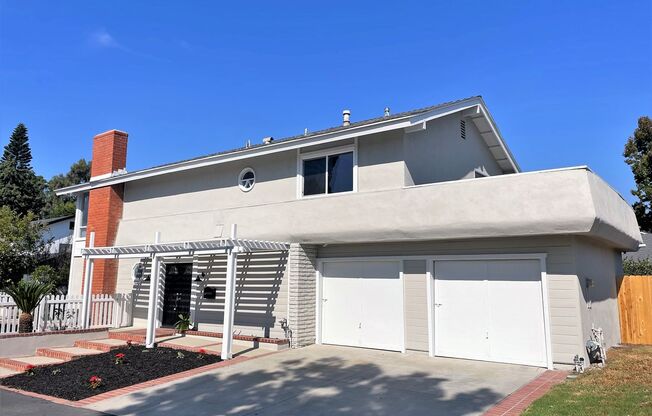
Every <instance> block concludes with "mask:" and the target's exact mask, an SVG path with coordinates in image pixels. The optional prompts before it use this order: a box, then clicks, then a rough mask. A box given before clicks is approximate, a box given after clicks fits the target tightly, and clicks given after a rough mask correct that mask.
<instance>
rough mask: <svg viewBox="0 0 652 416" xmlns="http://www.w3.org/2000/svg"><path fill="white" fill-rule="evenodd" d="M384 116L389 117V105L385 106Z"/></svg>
mask: <svg viewBox="0 0 652 416" xmlns="http://www.w3.org/2000/svg"><path fill="white" fill-rule="evenodd" d="M384 116H385V117H389V107H385V114H384Z"/></svg>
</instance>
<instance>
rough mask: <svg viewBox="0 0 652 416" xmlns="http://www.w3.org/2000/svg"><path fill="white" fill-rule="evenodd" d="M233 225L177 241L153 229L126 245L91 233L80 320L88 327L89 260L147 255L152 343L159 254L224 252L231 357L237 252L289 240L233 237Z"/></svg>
mask: <svg viewBox="0 0 652 416" xmlns="http://www.w3.org/2000/svg"><path fill="white" fill-rule="evenodd" d="M236 232H237V226H236V225H235V224H233V225H232V226H231V237H230V238H221V239H216V240H198V241H181V242H174V243H160V242H159V241H160V233H158V232H157V233H156V235H155V238H154V243H152V244H139V245H130V246H112V247H95V246H94V241H95V233H94V232H92V233H91V234H90V238H89V246H88V247H86V248H84V249H82V256H83V257H84V258H85V259H86V266H85V272H84V276H85V279H84V293H83V298H82V299H83V301H82V311H81V321H82V324H83V327H84V328H88V326H89V323H90V322H89V321H90V299H91V287H92V285H93V262H94V260H96V259H125V258H144V257H147V258H150V259H151V260H152V270H151V278H150V286H149V303H148V306H147V337H146V340H145V344H146V347H147V348H152V347H154V340H155V329H156V326H157V319H156V318H157V317H156V306H157V305H156V299H157V296H158V291H159V280H160V271H159V265H160V259H161V258H163V257H179V256H193V255H207V254H208V255H210V254H226V255H227V263H226V293H225V295H224V322H223V330H222V332H223V335H222V355H221V357H222V359H223V360H229V359H231V358H232V356H233V354H232V347H233V317H234V315H235V279H236V271H237V263H238V253H247V252H254V251H287V250H288V249H289V248H290V245H289V243H282V242H277V241H260V240H246V239H238V238H236Z"/></svg>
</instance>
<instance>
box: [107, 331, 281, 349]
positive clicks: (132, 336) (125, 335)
mask: <svg viewBox="0 0 652 416" xmlns="http://www.w3.org/2000/svg"><path fill="white" fill-rule="evenodd" d="M173 335H175V332H174V331H170V333H167V331H165V332H161V333H160V334H157V335H156V337H157V338H158V337H166V336H173ZM186 335H191V336H199V337H212V338H222V336H223V334H222V333H221V332H211V331H196V330H189V331H186ZM109 338H112V339H120V340H123V341H126V340H131V341H134V342H136V341H137V342H141V343H142V342H145V335H142V334H136V333H133V332H131V331H109ZM233 339H236V340H238V341H250V342H258V343H261V344H273V345H285V344H287V343H289V340H287V339H281V338H265V337H258V336H254V335H233Z"/></svg>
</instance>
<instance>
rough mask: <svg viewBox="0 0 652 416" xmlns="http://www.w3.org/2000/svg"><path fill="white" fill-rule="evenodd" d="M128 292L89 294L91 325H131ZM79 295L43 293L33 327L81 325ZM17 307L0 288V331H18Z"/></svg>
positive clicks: (57, 327)
mask: <svg viewBox="0 0 652 416" xmlns="http://www.w3.org/2000/svg"><path fill="white" fill-rule="evenodd" d="M130 299H131V296H128V295H124V294H120V293H117V294H113V295H106V294H96V295H92V296H91V306H90V307H91V315H90V327H91V328H101V327H112V328H118V327H121V326H127V325H130V324H131V322H130V320H131V302H130ZM81 309H82V297H81V295H50V296H46V297H45V298H44V299H43V300H42V301H41V303H40V304H39V306H38V307H37V308H36V310H35V311H34V331H35V332H43V331H60V330H65V329H80V328H81V327H82V322H81ZM19 316H20V310H19V309H18V307H17V306H16V304H15V303H14V301H13V299H12V298H11V297H10V296H9V295H7V294H5V293H1V292H0V334H11V333H16V332H18V319H19Z"/></svg>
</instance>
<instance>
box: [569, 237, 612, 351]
mask: <svg viewBox="0 0 652 416" xmlns="http://www.w3.org/2000/svg"><path fill="white" fill-rule="evenodd" d="M575 256H576V264H577V276H578V279H579V280H578V282H579V286H580V291H579V301H580V308H581V311H582V335H583V339H584V340H585V341H586V340H588V339H589V338H590V337H591V325H593V324H594V325H595V326H596V327H600V328H602V330H603V331H604V337H605V343H606V344H607V347H611V346H613V345H615V344H618V343H619V342H620V320H619V312H618V291H617V281H618V280H619V279H622V277H623V271H622V260H621V256H620V253H619V252H617V251H614V250H613V249H611V248H609V247H607V246H605V245H603V244H600V243H598V242H596V241H592V240H590V239H587V238H580V237H577V238H575ZM587 279H591V280H592V281H593V286H592V287H587V284H586V282H587Z"/></svg>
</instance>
